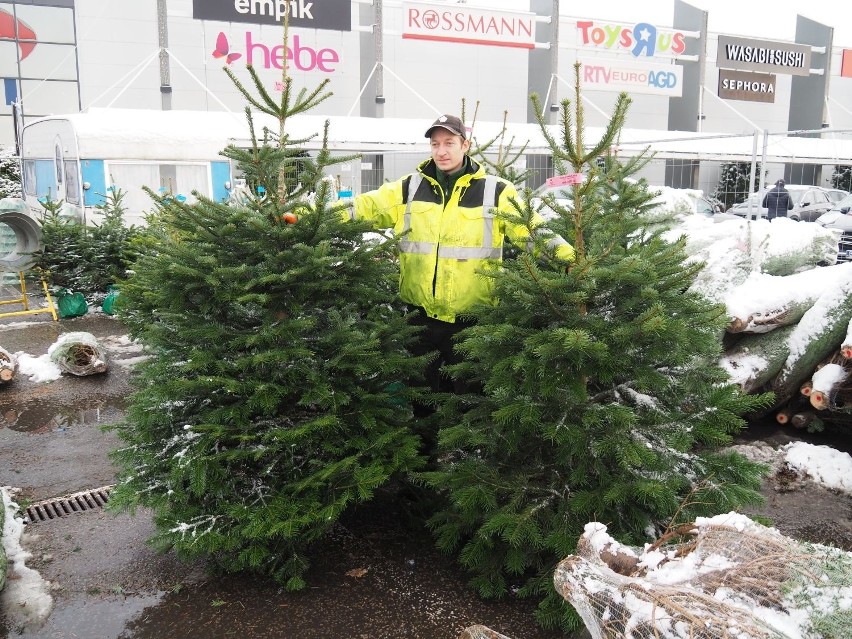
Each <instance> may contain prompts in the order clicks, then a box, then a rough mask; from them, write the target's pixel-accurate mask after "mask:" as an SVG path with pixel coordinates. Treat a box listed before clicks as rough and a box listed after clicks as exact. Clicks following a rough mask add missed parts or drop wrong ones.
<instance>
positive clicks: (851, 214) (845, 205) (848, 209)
mask: <svg viewBox="0 0 852 639" xmlns="http://www.w3.org/2000/svg"><path fill="white" fill-rule="evenodd" d="M816 223H817V224H820V225H822V226H824V227H825V228H827V229H840V230H841V231H842V232H843V234H842V235H841V236H840V241H839V244H838V247H837V261H838V262H849V261H852V195H847V196H846V197H845V198H843V199H842V200H840V201H839V202H838V203H837V204H835V205H834V206H833V207H832V209H831V210H830V211H828V213H823V214H822V215H820V216H819V217H818V218H817V220H816Z"/></svg>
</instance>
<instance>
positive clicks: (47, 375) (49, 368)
mask: <svg viewBox="0 0 852 639" xmlns="http://www.w3.org/2000/svg"><path fill="white" fill-rule="evenodd" d="M14 357H15V359H16V360H18V374H20V375H27V376H29V378H30V381H31V382H52V381H53V380H55V379H59V378H60V377H62V371H61V370H60V369H59V366H57V365H56V364H54V363H53V362H51V361H50V355H48V354H47V353H45V354H44V355H39V356H38V357H33V356H32V355H30V354H28V353H25V352H23V351H18V352H17V353H14Z"/></svg>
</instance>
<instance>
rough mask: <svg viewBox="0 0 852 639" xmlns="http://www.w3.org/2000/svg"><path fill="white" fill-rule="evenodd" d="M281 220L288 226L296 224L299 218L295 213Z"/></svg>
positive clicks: (284, 216)
mask: <svg viewBox="0 0 852 639" xmlns="http://www.w3.org/2000/svg"><path fill="white" fill-rule="evenodd" d="M281 219H282V220H284V221H285V222H287V224H295V223H296V220H298V219H299V218H297V217H296V216H295V215H294V214H293V213H285V214H284V215H282V216H281Z"/></svg>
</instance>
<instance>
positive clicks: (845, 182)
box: [831, 164, 852, 191]
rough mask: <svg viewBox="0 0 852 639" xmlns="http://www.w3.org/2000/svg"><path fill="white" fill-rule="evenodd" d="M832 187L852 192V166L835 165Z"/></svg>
mask: <svg viewBox="0 0 852 639" xmlns="http://www.w3.org/2000/svg"><path fill="white" fill-rule="evenodd" d="M831 186H832V187H833V188H835V189H843V190H844V191H852V166H848V165H842V164H837V165H835V167H834V170H833V171H832V172H831Z"/></svg>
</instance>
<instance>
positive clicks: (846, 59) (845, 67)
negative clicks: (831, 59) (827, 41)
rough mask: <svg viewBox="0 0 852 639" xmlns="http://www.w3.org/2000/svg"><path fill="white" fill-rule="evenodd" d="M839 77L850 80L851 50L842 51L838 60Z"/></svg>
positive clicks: (851, 71) (851, 67) (851, 76)
mask: <svg viewBox="0 0 852 639" xmlns="http://www.w3.org/2000/svg"><path fill="white" fill-rule="evenodd" d="M840 75H841V77H844V78H852V49H843V55H842V57H841V59H840Z"/></svg>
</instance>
